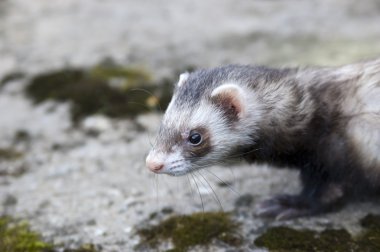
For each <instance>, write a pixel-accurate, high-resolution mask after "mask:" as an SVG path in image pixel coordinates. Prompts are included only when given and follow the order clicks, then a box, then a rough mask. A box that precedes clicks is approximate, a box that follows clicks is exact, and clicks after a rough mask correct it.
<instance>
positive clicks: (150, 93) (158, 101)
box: [130, 88, 163, 113]
mask: <svg viewBox="0 0 380 252" xmlns="http://www.w3.org/2000/svg"><path fill="white" fill-rule="evenodd" d="M130 91H141V92H145V93H147V94H148V95H150V96H152V97H154V98H155V99H156V101H157V105H158V109H159V112H160V113H162V112H163V111H162V107H161V104H160V99H158V97H157V95H154V94H153V93H152V92H150V91H148V90H146V89H143V88H132V89H131V90H130Z"/></svg>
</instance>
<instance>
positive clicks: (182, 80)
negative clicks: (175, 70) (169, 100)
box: [177, 72, 190, 87]
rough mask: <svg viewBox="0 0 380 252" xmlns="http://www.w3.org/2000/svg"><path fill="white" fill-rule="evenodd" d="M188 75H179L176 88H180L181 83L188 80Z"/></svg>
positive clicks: (186, 73)
mask: <svg viewBox="0 0 380 252" xmlns="http://www.w3.org/2000/svg"><path fill="white" fill-rule="evenodd" d="M189 75H190V74H189V73H188V72H185V73H182V74H180V75H179V80H178V83H177V87H180V86H182V85H183V83H185V82H186V81H187V79H188V78H189Z"/></svg>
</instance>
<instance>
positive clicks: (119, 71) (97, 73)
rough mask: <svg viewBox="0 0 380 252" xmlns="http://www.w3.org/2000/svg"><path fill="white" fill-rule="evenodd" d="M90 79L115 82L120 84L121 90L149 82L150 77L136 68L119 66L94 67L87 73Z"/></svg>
mask: <svg viewBox="0 0 380 252" xmlns="http://www.w3.org/2000/svg"><path fill="white" fill-rule="evenodd" d="M89 74H90V77H92V78H94V79H97V80H104V81H108V80H116V81H118V80H119V81H120V82H121V84H122V85H121V88H124V89H127V88H131V87H136V86H139V85H141V84H145V83H146V82H148V81H150V80H151V77H150V75H149V74H148V73H147V72H145V71H143V70H141V69H136V68H125V67H120V66H96V67H94V68H92V69H91V70H90V72H89Z"/></svg>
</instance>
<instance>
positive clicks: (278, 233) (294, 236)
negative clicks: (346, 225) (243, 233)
mask: <svg viewBox="0 0 380 252" xmlns="http://www.w3.org/2000/svg"><path fill="white" fill-rule="evenodd" d="M255 245H256V246H258V247H266V248H268V249H269V250H271V251H272V250H273V251H289V252H290V251H298V252H301V251H310V252H313V251H315V252H322V251H326V252H329V251H331V252H340V251H341V252H346V251H352V250H355V251H356V249H357V245H356V244H355V242H354V241H353V240H352V238H351V236H350V234H349V233H348V232H347V231H346V230H343V229H339V230H325V231H323V232H321V233H318V232H315V231H311V230H306V229H305V230H295V229H292V228H288V227H273V228H270V229H268V230H267V232H266V233H264V234H263V235H261V236H260V237H258V238H257V239H256V240H255Z"/></svg>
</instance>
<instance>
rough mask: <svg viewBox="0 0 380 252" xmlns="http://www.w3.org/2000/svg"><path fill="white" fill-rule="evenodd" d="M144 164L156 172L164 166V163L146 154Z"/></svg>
mask: <svg viewBox="0 0 380 252" xmlns="http://www.w3.org/2000/svg"><path fill="white" fill-rule="evenodd" d="M146 166H147V167H148V168H149V170H151V171H152V172H158V171H160V170H161V169H162V168H164V164H163V163H162V162H159V161H157V160H153V158H151V155H148V157H147V158H146Z"/></svg>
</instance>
